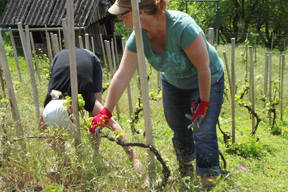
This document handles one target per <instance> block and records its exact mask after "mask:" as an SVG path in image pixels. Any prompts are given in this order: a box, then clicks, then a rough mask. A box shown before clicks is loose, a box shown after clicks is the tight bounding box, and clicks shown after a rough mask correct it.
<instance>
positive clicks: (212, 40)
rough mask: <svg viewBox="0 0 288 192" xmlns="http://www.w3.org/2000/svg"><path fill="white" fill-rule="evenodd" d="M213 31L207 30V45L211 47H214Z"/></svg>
mask: <svg viewBox="0 0 288 192" xmlns="http://www.w3.org/2000/svg"><path fill="white" fill-rule="evenodd" d="M213 36H214V29H213V28H209V43H210V44H211V45H212V46H213V45H214V39H213Z"/></svg>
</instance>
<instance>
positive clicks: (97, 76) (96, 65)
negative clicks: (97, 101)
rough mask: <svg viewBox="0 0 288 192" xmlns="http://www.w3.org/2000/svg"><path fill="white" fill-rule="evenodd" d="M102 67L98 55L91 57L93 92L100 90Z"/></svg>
mask: <svg viewBox="0 0 288 192" xmlns="http://www.w3.org/2000/svg"><path fill="white" fill-rule="evenodd" d="M102 74H103V73H102V67H101V63H100V60H99V59H98V57H96V56H95V55H94V57H93V89H94V93H98V92H102Z"/></svg>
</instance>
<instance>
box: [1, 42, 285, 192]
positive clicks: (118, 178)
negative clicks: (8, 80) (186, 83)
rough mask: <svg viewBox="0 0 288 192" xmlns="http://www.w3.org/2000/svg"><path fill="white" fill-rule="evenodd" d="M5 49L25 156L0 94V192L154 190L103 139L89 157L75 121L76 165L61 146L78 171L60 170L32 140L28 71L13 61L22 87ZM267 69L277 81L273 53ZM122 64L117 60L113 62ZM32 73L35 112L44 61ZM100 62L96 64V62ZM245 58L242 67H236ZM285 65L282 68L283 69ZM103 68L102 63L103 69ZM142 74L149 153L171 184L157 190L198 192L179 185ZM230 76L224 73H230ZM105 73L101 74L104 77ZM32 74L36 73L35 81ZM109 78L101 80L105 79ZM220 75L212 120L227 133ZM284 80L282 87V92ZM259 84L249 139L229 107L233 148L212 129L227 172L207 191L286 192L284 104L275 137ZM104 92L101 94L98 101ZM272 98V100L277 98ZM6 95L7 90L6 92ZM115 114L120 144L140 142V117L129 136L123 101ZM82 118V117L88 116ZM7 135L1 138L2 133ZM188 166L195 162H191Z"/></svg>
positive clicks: (227, 103) (153, 82)
mask: <svg viewBox="0 0 288 192" xmlns="http://www.w3.org/2000/svg"><path fill="white" fill-rule="evenodd" d="M244 47H245V45H244V44H240V45H238V46H237V47H236V55H235V56H236V58H235V70H236V82H237V94H240V92H241V90H242V89H241V87H242V86H243V85H245V84H246V82H245V80H244V79H245V78H244V77H245V73H246V70H245V68H246V60H245V55H244V52H243V50H244V49H243V48H244ZM5 50H6V51H7V53H6V55H7V59H8V62H9V68H10V70H11V74H12V80H13V83H14V88H15V90H16V99H17V104H18V108H19V112H20V117H21V124H22V126H23V130H24V137H25V138H26V139H25V143H26V148H27V153H25V155H24V156H23V153H22V151H21V147H20V142H19V141H15V139H17V134H16V131H17V128H18V127H16V124H15V121H14V120H13V117H12V114H11V109H10V106H9V105H7V99H6V100H5V99H4V95H3V92H0V97H1V102H0V112H1V113H0V114H1V127H0V135H1V144H0V152H1V153H3V152H4V151H5V150H4V149H6V147H7V140H8V141H9V144H8V146H10V149H11V150H10V155H9V158H6V157H4V156H3V155H0V160H1V163H2V166H1V167H0V183H1V184H0V190H1V191H14V190H18V191H36V190H40V189H41V190H44V191H157V190H156V188H152V189H151V188H149V182H148V175H146V177H141V176H140V175H139V172H137V171H136V170H134V169H133V168H132V167H131V164H130V162H129V160H128V157H127V156H126V153H125V152H124V151H123V150H122V148H121V147H120V146H118V145H117V144H115V143H113V142H111V141H108V140H107V139H105V138H103V139H102V143H101V152H100V156H99V155H97V154H95V153H94V152H93V150H92V148H91V145H90V142H89V137H88V130H87V125H86V124H85V122H84V121H83V119H82V118H81V122H80V126H81V139H82V147H81V150H82V154H83V157H82V158H83V160H82V161H78V160H77V159H78V158H77V155H76V151H75V147H74V145H75V144H74V140H73V139H71V138H68V139H67V142H66V144H65V146H66V152H67V155H68V156H69V157H70V158H71V159H72V167H73V168H75V170H77V172H75V170H73V169H67V168H66V167H65V166H64V165H63V160H62V159H59V158H57V156H56V154H55V152H54V151H53V150H52V149H51V147H50V146H49V144H47V142H46V141H45V140H44V139H39V138H31V137H32V136H39V135H40V133H39V130H38V124H37V119H36V115H35V108H34V101H33V96H32V94H31V93H32V89H31V83H30V77H29V73H28V70H27V64H26V62H25V58H24V57H22V56H19V62H20V68H21V72H22V80H20V79H19V76H18V72H17V68H16V64H15V60H14V58H13V53H12V48H11V46H10V43H9V41H8V42H5ZM257 50H258V51H257V57H256V61H255V62H254V71H255V76H258V75H259V74H263V71H264V63H265V62H264V61H265V53H266V52H267V51H269V50H267V49H266V48H265V47H260V46H258V47H257ZM224 51H225V52H226V53H227V59H228V62H229V66H230V63H231V62H230V61H231V45H230V44H226V45H219V46H218V47H217V52H218V54H219V56H220V57H221V58H222V59H224V58H223V52H224ZM272 53H273V57H272V65H273V67H272V69H273V75H272V77H273V80H275V81H277V79H278V74H279V68H278V67H279V55H280V52H279V51H278V50H276V49H275V50H273V52H272ZM120 57H121V55H120ZM38 59H39V60H38V62H39V67H40V71H41V79H42V81H41V82H39V81H38V78H36V81H37V87H38V92H39V95H38V96H39V104H40V106H41V109H42V103H43V101H44V98H45V95H46V91H47V84H48V79H46V75H47V69H49V65H50V64H49V62H48V61H47V59H46V58H43V57H38ZM100 59H101V61H102V62H103V58H100ZM243 59H244V60H243ZM285 63H286V62H285ZM102 64H104V63H102ZM146 67H147V73H148V74H151V77H150V78H149V81H148V87H149V93H150V94H149V95H150V96H151V99H150V106H151V121H152V128H153V142H154V147H155V148H156V149H158V150H159V152H160V154H161V156H162V158H163V159H164V161H165V162H166V164H167V166H168V167H169V169H170V170H171V174H172V175H174V176H175V177H176V178H178V179H177V180H175V181H174V182H171V183H168V184H167V185H166V186H165V188H164V189H163V190H164V191H194V190H198V191H205V190H203V189H201V182H200V177H199V176H196V173H195V175H194V177H193V178H187V180H185V179H180V178H179V177H178V175H179V173H178V163H177V161H176V159H175V152H174V149H173V145H172V142H171V137H172V135H173V133H172V131H171V130H170V129H169V127H168V125H167V123H166V121H165V118H164V114H163V106H162V102H161V99H160V100H159V98H158V95H157V94H155V93H157V92H158V90H159V85H158V83H157V73H156V71H155V70H153V69H152V68H151V66H150V65H149V64H147V66H146ZM230 69H231V66H230ZM283 70H284V75H285V76H286V75H287V72H288V71H287V67H285V68H284V69H283ZM107 73H108V75H107ZM36 74H37V73H35V75H36ZM109 74H110V73H109V72H107V71H106V70H105V67H103V77H104V79H103V85H105V84H106V83H108V82H110V75H109ZM107 77H108V78H107ZM227 77H228V75H227V71H226V68H225V78H226V91H225V96H224V98H225V99H224V102H223V107H222V111H221V115H220V117H219V123H220V127H221V129H222V130H223V131H225V132H229V133H230V134H231V126H232V120H231V96H230V94H229V93H230V89H229V85H228V79H227ZM137 81H138V80H137V76H136V75H135V76H134V77H133V78H132V81H131V83H130V86H131V90H133V91H132V102H133V103H132V105H133V108H134V110H135V109H136V108H137V107H138V97H139V94H140V91H139V90H138V87H137ZM286 83H287V81H286V80H285V81H284V84H285V85H286ZM263 86H264V83H263V78H260V80H259V81H257V82H256V83H255V87H257V89H256V90H255V100H256V103H255V105H256V112H257V114H258V115H259V116H260V118H261V122H260V125H259V127H258V130H257V132H256V134H255V136H252V135H251V130H252V127H251V116H250V114H249V113H248V111H247V109H245V108H244V107H242V106H240V105H238V104H236V119H235V123H236V141H235V143H234V144H232V143H231V139H230V140H228V143H225V142H224V138H223V135H222V134H221V132H220V130H219V129H218V128H217V132H218V141H219V150H220V151H221V152H222V153H223V155H224V157H225V160H226V163H227V170H223V171H224V172H223V174H222V175H221V177H219V178H218V184H217V187H216V188H214V189H213V190H212V191H287V190H288V183H287V177H288V167H287V163H288V161H287V159H288V153H287V150H286V148H287V145H288V128H287V125H288V123H287V118H288V116H287V114H288V108H287V106H288V105H287V104H288V103H287V100H284V101H283V102H284V105H283V106H284V109H283V110H284V116H283V120H280V119H279V118H280V114H279V113H280V110H279V105H278V106H276V113H277V118H276V122H277V126H278V128H279V130H280V132H279V133H278V135H275V134H272V132H271V127H270V126H269V118H268V113H267V111H266V110H265V107H264V105H265V103H264V102H263V101H261V99H260V98H261V97H262V94H261V91H262V90H263ZM106 94H107V92H104V97H103V98H104V101H105V96H106ZM276 94H277V93H276ZM287 94H288V88H287V86H284V98H285V97H287ZM6 95H7V90H6ZM273 95H274V92H273ZM243 102H245V103H249V97H248V95H246V96H245V97H244V98H243ZM118 104H119V109H120V112H121V114H120V119H118V118H117V114H116V110H115V111H114V112H113V116H114V117H115V118H116V120H117V121H118V122H119V123H120V125H121V126H122V128H123V130H124V132H125V134H126V136H127V138H128V139H129V141H131V142H143V143H145V137H144V136H143V132H144V131H145V124H144V118H143V114H142V113H140V116H139V117H140V119H139V121H138V122H137V123H135V128H136V130H138V131H139V132H140V134H134V135H133V134H132V131H131V128H130V118H129V105H128V96H127V94H126V93H124V94H123V96H122V97H121V99H120V101H119V102H118ZM87 115H88V114H85V116H86V117H87ZM4 130H6V132H5V131H4ZM134 151H135V153H136V154H137V157H138V158H139V159H140V161H141V162H142V163H143V165H144V167H145V168H147V167H148V160H147V151H146V149H142V148H139V147H134ZM155 161H156V181H155V183H157V182H160V183H161V179H162V166H161V164H160V163H159V162H158V161H157V160H155ZM193 164H194V165H195V162H193ZM220 165H221V166H222V168H224V161H223V160H222V159H221V160H220ZM51 170H55V171H57V173H58V175H51V172H50V171H51Z"/></svg>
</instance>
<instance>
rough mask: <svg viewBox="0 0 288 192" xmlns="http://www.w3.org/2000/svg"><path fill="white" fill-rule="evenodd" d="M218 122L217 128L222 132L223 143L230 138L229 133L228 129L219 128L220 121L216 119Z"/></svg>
mask: <svg viewBox="0 0 288 192" xmlns="http://www.w3.org/2000/svg"><path fill="white" fill-rule="evenodd" d="M217 124H218V128H219V130H220V132H221V133H222V134H223V140H224V143H228V140H229V139H230V133H229V132H228V131H225V132H224V131H223V130H222V129H221V128H220V122H219V121H218V122H217Z"/></svg>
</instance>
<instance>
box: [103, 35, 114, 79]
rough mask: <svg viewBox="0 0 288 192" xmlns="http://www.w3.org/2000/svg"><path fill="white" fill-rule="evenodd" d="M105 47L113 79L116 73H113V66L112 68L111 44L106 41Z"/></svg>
mask: <svg viewBox="0 0 288 192" xmlns="http://www.w3.org/2000/svg"><path fill="white" fill-rule="evenodd" d="M105 46H106V51H107V58H108V63H109V68H110V73H111V79H112V77H113V75H114V72H113V66H112V58H111V49H110V42H109V41H107V40H105Z"/></svg>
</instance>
